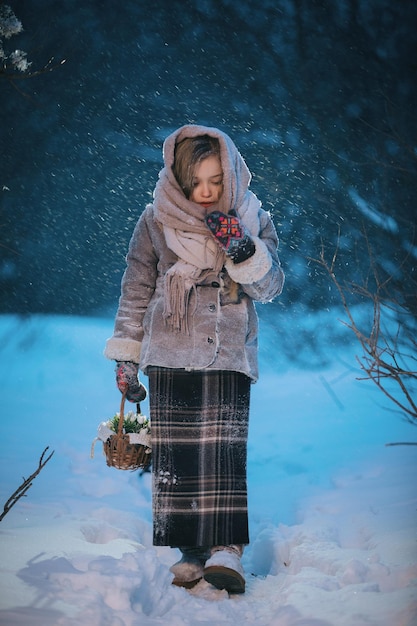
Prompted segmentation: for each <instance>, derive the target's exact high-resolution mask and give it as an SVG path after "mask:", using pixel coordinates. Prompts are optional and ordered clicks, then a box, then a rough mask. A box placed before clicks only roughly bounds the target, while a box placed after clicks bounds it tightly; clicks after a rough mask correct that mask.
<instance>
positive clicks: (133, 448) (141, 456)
mask: <svg viewBox="0 0 417 626" xmlns="http://www.w3.org/2000/svg"><path fill="white" fill-rule="evenodd" d="M125 400H126V392H125V393H123V394H122V400H121V403H120V418H119V426H118V428H117V433H115V434H114V435H111V436H110V437H109V438H108V439H107V441H104V442H103V449H104V454H105V456H106V461H107V465H108V466H109V467H115V468H117V469H122V470H136V469H142V470H147V469H148V468H149V466H150V464H151V460H152V459H151V456H152V455H151V453H150V451H149V448H147V447H146V446H144V445H142V444H140V443H130V441H129V435H128V434H123V420H124V406H125ZM137 407H138V408H137V412H138V413H140V406H139V404H138V405H137Z"/></svg>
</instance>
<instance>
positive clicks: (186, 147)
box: [172, 135, 220, 199]
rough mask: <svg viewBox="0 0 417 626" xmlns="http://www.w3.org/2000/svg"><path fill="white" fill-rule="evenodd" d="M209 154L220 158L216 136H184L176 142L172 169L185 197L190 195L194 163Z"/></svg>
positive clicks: (202, 159) (199, 161)
mask: <svg viewBox="0 0 417 626" xmlns="http://www.w3.org/2000/svg"><path fill="white" fill-rule="evenodd" d="M210 156H217V157H218V158H219V160H220V143H219V140H218V139H217V138H216V137H210V135H200V136H198V137H186V138H185V139H183V140H182V141H180V142H179V143H177V144H176V146H175V151H174V165H173V166H172V171H173V172H174V176H175V178H176V179H177V181H178V184H179V185H180V187H181V189H182V190H183V192H184V195H185V197H186V198H187V199H188V198H189V197H190V195H191V191H192V184H193V177H194V171H195V167H196V165H197V164H198V163H201V161H204V159H207V158H208V157H210Z"/></svg>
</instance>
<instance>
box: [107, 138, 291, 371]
mask: <svg viewBox="0 0 417 626" xmlns="http://www.w3.org/2000/svg"><path fill="white" fill-rule="evenodd" d="M184 130H185V131H188V132H190V133H194V134H203V133H204V132H206V133H208V134H213V135H215V136H217V137H218V138H219V141H220V143H221V146H222V164H223V168H224V169H225V164H224V158H225V156H224V155H225V149H226V148H227V151H228V153H231V158H230V163H229V168H233V167H234V168H236V162H238V163H239V161H240V164H241V167H242V168H243V167H246V165H245V164H244V162H243V159H242V157H241V156H240V154H239V152H238V151H237V149H236V148H235V146H234V144H233V142H232V141H231V140H230V139H229V138H228V137H227V135H225V134H224V133H221V131H217V129H208V128H206V127H201V126H198V127H197V126H187V127H183V128H182V129H180V130H179V131H177V132H176V134H175V135H176V136H179V135H180V134H181V131H182V136H183V134H184ZM225 144H226V146H225ZM174 145H175V141H174V140H173V136H170V137H169V138H168V139H167V141H166V142H165V145H164V159H165V163H166V167H170V165H171V164H172V159H173V148H172V150H171V153H170V151H169V150H168V151H167V146H168V147H169V146H174ZM248 182H249V179H248ZM222 208H223V207H222ZM259 226H260V227H259V233H258V235H257V236H254V237H253V241H254V243H255V248H256V251H255V254H254V255H253V256H252V257H250V258H249V259H247V260H246V261H244V262H243V263H240V264H238V265H234V264H233V263H232V262H231V260H230V259H226V261H225V264H224V266H223V268H222V269H221V271H220V272H218V273H215V272H213V273H210V272H205V274H204V278H203V279H202V280H201V282H198V283H197V284H196V286H195V288H194V289H193V290H192V291H191V292H190V295H189V299H190V300H189V302H188V311H189V312H190V314H189V315H190V320H189V325H188V330H187V332H180V331H178V330H175V329H173V328H172V326H170V325H168V324H167V323H166V320H165V319H164V315H163V311H164V278H165V275H166V273H167V271H168V270H169V269H170V268H172V266H173V265H174V264H175V263H176V262H177V261H178V257H177V256H176V255H175V254H174V253H173V252H172V251H171V250H170V249H169V248H168V246H167V243H166V240H165V236H164V232H163V228H162V226H161V224H160V223H159V222H158V221H157V220H156V219H155V207H154V206H153V205H148V206H147V207H146V209H145V210H144V212H143V214H142V215H141V217H140V219H139V221H138V223H137V225H136V228H135V230H134V232H133V236H132V239H131V242H130V246H129V251H128V255H127V267H126V270H125V273H124V276H123V280H122V290H121V297H120V301H119V308H118V312H117V316H116V321H115V329H114V334H113V336H112V337H111V338H110V339H109V340H108V341H107V344H106V348H105V356H106V357H107V358H109V359H114V360H117V361H133V362H135V363H139V364H140V368H141V369H142V371H144V372H145V373H146V370H147V367H148V366H150V365H157V366H160V367H169V368H182V369H186V370H205V369H216V370H233V371H238V372H242V373H244V374H246V375H247V376H249V377H250V378H251V379H252V380H253V381H256V379H257V377H258V364H257V339H258V319H257V314H256V310H255V306H254V301H259V302H269V301H270V300H272V299H273V298H274V297H275V296H277V295H279V294H280V293H281V291H282V287H283V283H284V273H283V271H282V269H281V265H280V262H279V258H278V254H277V246H278V238H277V235H276V231H275V228H274V225H273V222H272V220H271V218H270V216H269V214H268V213H267V212H266V211H264V210H263V209H261V208H259Z"/></svg>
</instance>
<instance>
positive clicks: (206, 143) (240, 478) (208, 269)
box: [105, 125, 284, 593]
mask: <svg viewBox="0 0 417 626" xmlns="http://www.w3.org/2000/svg"><path fill="white" fill-rule="evenodd" d="M163 156H164V164H165V166H164V168H163V169H162V170H161V172H160V174H159V179H158V182H157V184H156V187H155V191H154V201H153V203H152V204H150V205H148V206H147V207H146V209H145V210H144V212H143V213H142V215H141V217H140V219H139V221H138V223H137V225H136V228H135V230H134V233H133V236H132V239H131V242H130V246H129V252H128V255H127V267H126V270H125V273H124V276H123V280H122V286H121V297H120V301H119V308H118V312H117V316H116V321H115V330H114V335H113V336H112V337H111V338H110V339H109V340H108V341H107V345H106V349H105V355H106V356H107V357H108V358H109V359H113V360H115V361H116V363H117V365H116V378H117V384H118V386H119V389H121V390H122V389H123V388H125V387H124V386H125V385H126V384H127V385H128V393H127V398H128V400H130V401H131V402H138V401H141V400H143V398H144V396H145V395H146V390H145V388H144V387H143V385H142V384H141V383H140V382H139V380H138V370H139V367H140V369H141V370H142V371H143V372H144V373H145V374H146V375H147V376H148V380H149V394H150V395H149V408H150V419H151V424H152V462H153V482H152V506H153V542H154V545H156V546H171V547H175V548H179V549H180V551H181V553H182V558H181V560H180V561H179V562H178V563H176V564H175V565H173V566H172V567H171V571H172V573H173V575H174V579H173V584H176V585H180V586H183V587H187V588H190V587H192V586H193V585H195V584H196V583H197V582H198V581H199V580H201V579H202V578H204V579H205V580H206V581H208V582H209V583H211V584H212V585H214V586H215V587H217V588H219V589H226V590H228V591H229V592H231V593H243V592H244V590H245V577H244V571H243V568H242V564H241V562H240V557H241V555H242V552H243V547H244V546H245V544H248V543H249V534H248V513H247V486H246V448H247V436H248V418H249V400H250V386H251V383H253V382H255V381H256V380H257V377H258V366H257V335H258V319H257V314H256V311H255V306H254V301H259V302H269V301H271V300H272V299H273V298H274V297H275V296H277V295H279V294H280V293H281V291H282V287H283V283H284V274H283V271H282V269H281V265H280V262H279V258H278V255H277V245H278V239H277V235H276V231H275V228H274V225H273V223H272V220H271V217H270V216H269V214H268V213H267V212H266V211H264V210H263V209H262V208H261V205H260V202H259V200H258V199H257V197H256V196H255V195H254V194H253V193H252V192H251V191H249V188H248V187H249V183H250V178H251V175H250V172H249V170H248V168H247V166H246V164H245V162H244V160H243V158H242V157H241V155H240V153H239V152H238V150H237V148H236V146H235V145H234V143H233V142H232V140H231V139H230V138H229V137H228V136H227V135H226V134H225V133H223V132H221V131H220V130H217V129H215V128H208V127H204V126H198V125H187V126H183V127H182V128H180V129H178V130H177V131H176V132H174V133H173V134H171V135H170V136H169V137H168V138H167V139H166V140H165V142H164V148H163Z"/></svg>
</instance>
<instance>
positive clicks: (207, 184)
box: [190, 156, 223, 209]
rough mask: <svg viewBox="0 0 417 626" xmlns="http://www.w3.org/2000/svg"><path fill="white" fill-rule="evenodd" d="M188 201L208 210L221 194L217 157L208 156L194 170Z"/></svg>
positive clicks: (221, 183) (221, 177) (220, 169)
mask: <svg viewBox="0 0 417 626" xmlns="http://www.w3.org/2000/svg"><path fill="white" fill-rule="evenodd" d="M192 185H193V186H192V190H191V195H190V200H191V201H192V202H196V203H197V204H200V205H201V206H203V207H204V208H206V209H209V208H210V207H211V206H212V205H213V204H216V202H218V201H219V200H220V197H221V195H222V193H223V170H222V166H221V163H220V159H219V158H218V157H217V156H209V157H207V158H206V159H204V160H203V161H201V162H200V163H198V164H197V165H196V167H195V170H194V176H193V181H192Z"/></svg>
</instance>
